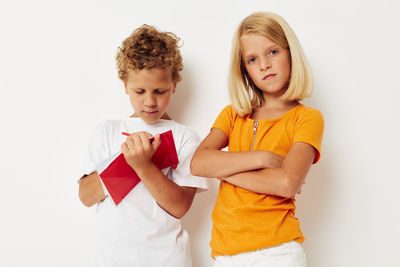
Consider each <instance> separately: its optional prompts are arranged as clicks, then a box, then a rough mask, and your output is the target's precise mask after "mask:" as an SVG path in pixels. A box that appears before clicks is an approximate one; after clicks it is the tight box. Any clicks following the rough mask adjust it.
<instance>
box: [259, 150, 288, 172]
mask: <svg viewBox="0 0 400 267" xmlns="http://www.w3.org/2000/svg"><path fill="white" fill-rule="evenodd" d="M259 151H260V152H261V153H262V154H261V159H262V165H263V167H264V168H270V169H272V168H280V167H282V163H283V161H284V160H285V157H284V156H281V155H279V154H276V153H273V152H271V151H268V150H259Z"/></svg>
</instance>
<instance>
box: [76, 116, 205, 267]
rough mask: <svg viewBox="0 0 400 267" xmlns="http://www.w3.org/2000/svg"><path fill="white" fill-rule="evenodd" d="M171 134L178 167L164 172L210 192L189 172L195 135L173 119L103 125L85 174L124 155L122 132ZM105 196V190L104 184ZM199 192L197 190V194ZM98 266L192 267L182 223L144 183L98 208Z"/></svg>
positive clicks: (93, 141) (95, 136)
mask: <svg viewBox="0 0 400 267" xmlns="http://www.w3.org/2000/svg"><path fill="white" fill-rule="evenodd" d="M168 130H172V134H173V136H174V142H175V146H176V151H177V154H178V159H179V164H178V166H177V168H176V169H172V168H171V167H169V168H165V169H163V170H161V171H162V173H163V174H164V175H166V176H167V177H168V178H170V179H171V180H172V181H174V182H175V183H176V184H178V185H180V186H190V187H197V188H199V189H207V188H208V187H209V184H208V179H204V178H201V177H196V176H192V175H191V174H190V161H191V159H192V156H193V153H194V151H195V150H196V148H197V146H198V145H199V142H200V139H199V137H198V136H197V134H196V133H195V132H194V131H193V130H192V129H190V128H189V127H187V126H184V125H181V124H179V123H177V122H175V121H172V120H160V121H159V122H158V123H156V124H147V123H145V122H144V121H143V120H142V119H140V118H126V119H121V120H108V121H104V122H103V123H100V124H99V125H98V126H97V128H96V130H95V131H94V134H93V136H92V138H91V140H90V142H89V157H88V158H89V159H88V162H87V163H86V164H85V167H84V171H83V174H87V175H88V174H90V173H92V172H93V171H95V170H99V166H101V165H104V161H111V160H112V158H113V157H115V155H118V154H119V153H120V151H121V144H122V143H123V142H124V141H125V139H126V136H124V135H122V134H121V133H122V132H128V133H134V132H138V131H146V132H149V133H150V134H152V135H155V134H158V133H163V132H166V131H168ZM103 188H104V191H105V193H106V195H107V194H108V192H107V189H106V188H105V186H104V185H103ZM198 191H199V190H198ZM96 215H97V216H96V217H97V218H96V224H97V225H96V226H97V227H96V228H97V231H98V232H97V235H96V236H97V240H96V243H97V248H98V249H97V252H98V253H97V255H96V258H97V260H98V263H97V264H96V267H100V266H105V267H114V266H115V267H117V266H118V267H128V266H129V267H133V266H138V267H139V266H140V267H143V266H151V267H157V266H160V267H167V266H171V267H187V266H191V257H190V248H189V237H188V234H187V232H186V231H185V230H184V229H183V228H182V226H181V221H180V220H179V219H176V218H174V217H173V216H171V215H169V214H168V213H167V212H166V211H165V210H163V209H162V208H161V207H160V206H159V205H158V204H157V202H156V201H155V200H154V198H153V196H152V195H151V194H150V192H149V191H148V190H147V188H146V187H145V186H144V184H143V183H142V182H139V183H138V184H137V185H136V186H135V187H134V188H133V189H132V191H131V192H130V193H129V194H128V195H127V196H126V197H125V198H124V199H123V200H122V201H121V202H120V203H119V204H118V206H116V205H115V203H114V201H113V200H112V198H111V197H110V196H107V197H106V199H105V200H104V201H102V202H100V203H98V204H97V212H96Z"/></svg>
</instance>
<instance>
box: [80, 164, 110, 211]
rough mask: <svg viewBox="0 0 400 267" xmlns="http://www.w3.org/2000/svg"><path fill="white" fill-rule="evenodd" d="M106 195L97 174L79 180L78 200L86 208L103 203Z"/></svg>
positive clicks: (93, 173)
mask: <svg viewBox="0 0 400 267" xmlns="http://www.w3.org/2000/svg"><path fill="white" fill-rule="evenodd" d="M105 198H106V195H105V193H104V190H103V186H102V184H101V181H100V177H99V175H98V174H97V172H92V173H91V174H90V175H86V176H84V177H82V178H81V179H80V180H79V199H80V200H81V202H82V203H83V205H85V206H86V207H91V206H93V205H94V204H96V203H98V202H101V201H103V200H104V199H105Z"/></svg>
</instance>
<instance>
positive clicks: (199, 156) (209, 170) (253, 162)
mask: <svg viewBox="0 0 400 267" xmlns="http://www.w3.org/2000/svg"><path fill="white" fill-rule="evenodd" d="M283 159H284V157H282V156H280V155H277V154H275V153H272V152H269V151H266V150H258V151H249V152H227V151H220V150H217V149H202V150H200V151H197V152H196V153H195V155H194V156H193V159H192V162H191V166H190V167H191V172H192V174H194V175H197V176H202V177H210V178H213V177H227V176H231V175H234V174H236V173H240V172H244V171H251V170H258V169H262V168H277V167H280V166H281V165H282V162H283Z"/></svg>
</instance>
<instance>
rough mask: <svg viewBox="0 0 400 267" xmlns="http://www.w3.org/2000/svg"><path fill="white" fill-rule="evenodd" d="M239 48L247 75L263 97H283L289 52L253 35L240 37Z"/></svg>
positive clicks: (257, 35) (288, 71) (286, 82)
mask: <svg viewBox="0 0 400 267" xmlns="http://www.w3.org/2000/svg"><path fill="white" fill-rule="evenodd" d="M240 47H241V53H242V61H243V64H244V66H245V68H246V70H247V73H248V75H249V76H250V78H251V80H252V81H253V83H254V84H255V85H256V86H257V87H258V88H259V89H260V90H261V91H262V92H263V95H264V96H276V97H279V96H281V95H283V94H284V93H285V91H286V89H287V88H288V85H289V79H290V71H291V63H290V52H289V50H288V49H287V48H283V47H281V46H279V45H278V44H276V43H274V42H273V41H271V40H270V39H268V38H266V37H264V36H262V35H259V34H254V33H249V34H244V35H242V36H241V37H240Z"/></svg>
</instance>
